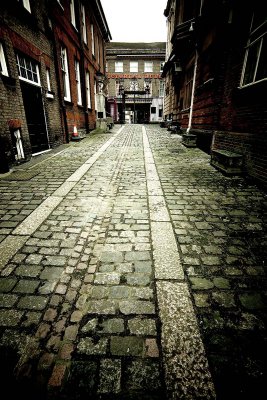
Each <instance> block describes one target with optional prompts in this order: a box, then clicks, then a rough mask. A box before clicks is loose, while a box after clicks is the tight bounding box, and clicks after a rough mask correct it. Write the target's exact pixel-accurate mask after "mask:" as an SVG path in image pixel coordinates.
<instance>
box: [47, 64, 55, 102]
mask: <svg viewBox="0 0 267 400" xmlns="http://www.w3.org/2000/svg"><path fill="white" fill-rule="evenodd" d="M46 84H47V93H46V97H47V98H50V99H53V98H54V94H53V93H52V91H51V79H50V69H49V68H46Z"/></svg>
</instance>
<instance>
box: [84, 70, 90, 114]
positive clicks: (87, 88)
mask: <svg viewBox="0 0 267 400" xmlns="http://www.w3.org/2000/svg"><path fill="white" fill-rule="evenodd" d="M85 79H86V98H87V108H90V109H91V108H92V100H91V84H90V72H89V71H86V76H85Z"/></svg>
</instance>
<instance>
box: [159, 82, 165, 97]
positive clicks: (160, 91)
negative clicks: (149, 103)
mask: <svg viewBox="0 0 267 400" xmlns="http://www.w3.org/2000/svg"><path fill="white" fill-rule="evenodd" d="M164 86H165V85H164V80H160V81H159V97H164Z"/></svg>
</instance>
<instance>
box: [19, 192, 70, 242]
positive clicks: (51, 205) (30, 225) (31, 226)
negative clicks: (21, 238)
mask: <svg viewBox="0 0 267 400" xmlns="http://www.w3.org/2000/svg"><path fill="white" fill-rule="evenodd" d="M61 201H62V197H56V196H49V197H48V198H47V199H45V201H43V203H41V204H40V205H39V206H38V207H37V208H36V209H35V210H34V211H33V212H32V213H31V214H30V215H29V216H28V217H27V218H26V219H25V220H24V221H22V222H21V224H19V226H18V227H17V228H16V229H14V231H13V232H12V234H13V235H32V234H33V233H34V232H35V231H36V229H37V228H38V227H39V226H40V225H41V224H42V222H44V220H46V218H47V217H48V216H49V215H50V214H51V212H52V211H53V210H54V209H55V208H56V207H57V206H58V205H59V203H60V202H61Z"/></svg>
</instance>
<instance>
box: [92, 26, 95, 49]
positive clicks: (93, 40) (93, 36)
mask: <svg viewBox="0 0 267 400" xmlns="http://www.w3.org/2000/svg"><path fill="white" fill-rule="evenodd" d="M91 40H92V54H95V35H94V25H93V24H91Z"/></svg>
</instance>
